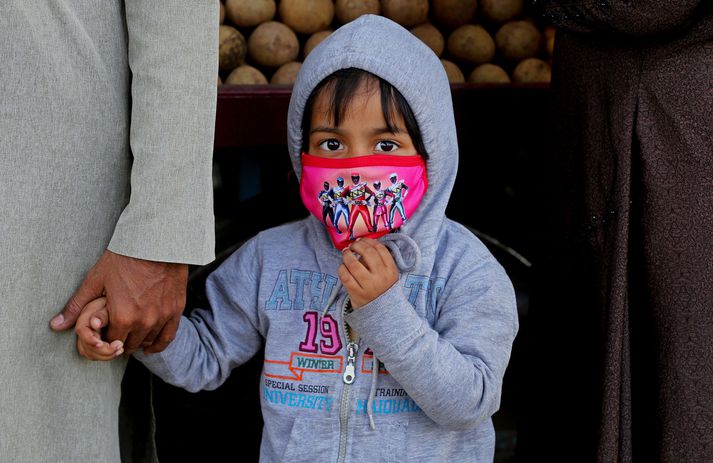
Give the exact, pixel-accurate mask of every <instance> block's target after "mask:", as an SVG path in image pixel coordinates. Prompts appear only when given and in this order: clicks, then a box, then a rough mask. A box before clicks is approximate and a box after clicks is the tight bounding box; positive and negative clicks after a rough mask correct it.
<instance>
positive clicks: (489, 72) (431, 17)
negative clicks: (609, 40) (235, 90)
mask: <svg viewBox="0 0 713 463" xmlns="http://www.w3.org/2000/svg"><path fill="white" fill-rule="evenodd" d="M216 1H221V4H220V23H221V25H220V74H219V77H218V83H226V84H238V85H249V84H268V83H270V84H275V85H291V84H292V83H294V79H295V76H296V75H297V72H298V71H299V68H300V65H301V61H302V60H303V59H304V58H305V57H306V56H307V55H308V54H309V53H310V51H312V49H313V48H314V47H315V46H316V45H317V44H319V42H321V41H322V40H324V39H325V38H326V37H327V36H328V35H329V34H330V33H331V32H332V31H333V30H334V29H335V28H337V27H339V26H341V25H342V24H345V23H347V22H349V21H352V20H354V19H356V18H358V17H359V16H361V15H362V14H369V13H370V14H380V15H382V16H386V17H387V18H390V19H392V20H393V21H396V22H397V23H399V24H401V25H402V26H404V27H406V28H407V29H409V30H410V31H411V32H412V33H413V34H414V35H415V36H416V37H418V38H419V39H421V40H422V41H423V42H424V43H425V44H426V45H428V46H429V47H430V48H431V49H432V50H433V52H434V53H436V55H438V57H439V58H440V59H441V62H442V63H443V66H444V68H445V69H446V73H447V74H448V79H449V80H450V81H451V83H462V82H470V83H476V84H508V83H510V82H517V83H547V82H549V81H550V75H551V71H550V65H551V57H552V47H553V44H554V28H553V27H552V26H550V25H547V24H544V23H542V22H541V21H540V20H538V19H536V18H535V17H533V16H532V14H530V13H528V11H527V9H526V8H525V7H524V5H523V1H524V0H279V1H275V0H216Z"/></svg>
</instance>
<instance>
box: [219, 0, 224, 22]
mask: <svg viewBox="0 0 713 463" xmlns="http://www.w3.org/2000/svg"><path fill="white" fill-rule="evenodd" d="M218 3H219V4H220V16H219V18H220V19H219V20H218V24H223V21H225V6H224V5H223V3H222V2H221V1H220V0H218Z"/></svg>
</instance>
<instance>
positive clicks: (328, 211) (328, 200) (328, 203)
mask: <svg viewBox="0 0 713 463" xmlns="http://www.w3.org/2000/svg"><path fill="white" fill-rule="evenodd" d="M317 197H318V198H319V201H320V202H321V203H322V221H323V222H324V224H325V225H326V224H327V217H328V216H329V221H330V222H331V223H332V224H334V200H333V199H332V192H331V191H330V190H329V182H324V189H323V190H322V191H320V192H319V195H318V196H317Z"/></svg>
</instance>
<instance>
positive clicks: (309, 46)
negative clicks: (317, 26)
mask: <svg viewBox="0 0 713 463" xmlns="http://www.w3.org/2000/svg"><path fill="white" fill-rule="evenodd" d="M331 33H332V31H331V30H326V31H319V32H315V33H314V34H312V35H311V36H310V37H309V38H308V39H307V41H306V42H305V46H304V48H303V49H302V54H303V56H304V57H305V58H307V55H309V54H310V53H311V52H312V50H313V49H314V47H316V46H317V45H319V44H320V42H321V41H322V40H324V39H326V38H327V37H329V34H331Z"/></svg>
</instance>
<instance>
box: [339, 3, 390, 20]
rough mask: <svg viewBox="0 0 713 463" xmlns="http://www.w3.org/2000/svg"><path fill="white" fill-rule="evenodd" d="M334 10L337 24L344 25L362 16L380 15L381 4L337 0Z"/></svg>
mask: <svg viewBox="0 0 713 463" xmlns="http://www.w3.org/2000/svg"><path fill="white" fill-rule="evenodd" d="M334 9H335V13H336V15H337V20H338V21H339V23H340V24H346V23H348V22H349V21H354V20H355V19H356V18H358V17H359V16H361V15H363V14H379V13H381V4H380V3H379V0H337V3H336V4H335V5H334Z"/></svg>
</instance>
